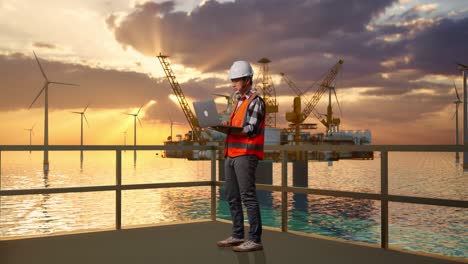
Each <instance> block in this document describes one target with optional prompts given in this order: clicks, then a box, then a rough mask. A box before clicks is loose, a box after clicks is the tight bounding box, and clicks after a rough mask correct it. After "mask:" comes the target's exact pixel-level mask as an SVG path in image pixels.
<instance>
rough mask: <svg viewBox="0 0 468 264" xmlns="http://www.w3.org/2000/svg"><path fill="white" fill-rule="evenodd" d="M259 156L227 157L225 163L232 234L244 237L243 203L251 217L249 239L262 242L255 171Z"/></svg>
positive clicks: (226, 189)
mask: <svg viewBox="0 0 468 264" xmlns="http://www.w3.org/2000/svg"><path fill="white" fill-rule="evenodd" d="M257 165H258V158H257V156H255V155H246V156H239V157H235V158H230V157H227V158H226V161H225V163H224V173H225V181H226V182H225V191H226V200H227V201H228V203H229V209H230V210H231V217H232V236H233V237H235V238H244V214H243V212H242V203H243V204H244V206H245V207H246V208H247V217H248V218H249V225H250V228H249V240H253V241H254V242H257V243H259V242H261V240H262V239H261V237H262V219H261V217H260V207H259V205H258V201H257V196H256V192H255V191H256V188H255V171H256V169H257Z"/></svg>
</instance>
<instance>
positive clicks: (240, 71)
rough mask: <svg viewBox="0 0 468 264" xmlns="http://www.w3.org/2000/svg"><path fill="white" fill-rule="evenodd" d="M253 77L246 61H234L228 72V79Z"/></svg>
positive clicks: (250, 67)
mask: <svg viewBox="0 0 468 264" xmlns="http://www.w3.org/2000/svg"><path fill="white" fill-rule="evenodd" d="M253 75H254V72H253V69H252V66H250V64H249V63H248V62H246V61H235V62H234V63H233V64H232V66H231V70H230V71H229V79H231V80H233V79H237V78H242V77H247V76H250V77H252V76H253Z"/></svg>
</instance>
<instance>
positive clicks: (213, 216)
mask: <svg viewBox="0 0 468 264" xmlns="http://www.w3.org/2000/svg"><path fill="white" fill-rule="evenodd" d="M211 220H212V221H216V149H215V148H213V149H212V150H211Z"/></svg>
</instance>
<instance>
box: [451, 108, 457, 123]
mask: <svg viewBox="0 0 468 264" xmlns="http://www.w3.org/2000/svg"><path fill="white" fill-rule="evenodd" d="M457 108H458V105H457ZM456 114H457V112H455V113H453V116H452V118H450V120H453V119H454V118H455V115H456Z"/></svg>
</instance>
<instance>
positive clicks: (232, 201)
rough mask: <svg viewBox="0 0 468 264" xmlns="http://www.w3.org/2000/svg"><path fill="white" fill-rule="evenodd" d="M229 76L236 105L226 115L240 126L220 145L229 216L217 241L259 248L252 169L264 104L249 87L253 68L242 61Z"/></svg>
mask: <svg viewBox="0 0 468 264" xmlns="http://www.w3.org/2000/svg"><path fill="white" fill-rule="evenodd" d="M229 78H230V79H231V81H232V87H233V89H234V90H235V92H236V93H237V97H238V102H237V106H236V107H233V111H232V113H231V116H230V124H229V125H232V126H237V127H242V128H243V130H242V133H241V134H240V135H232V134H229V135H227V137H226V144H225V147H224V157H225V163H224V164H225V165H224V173H225V192H226V199H227V201H228V203H229V209H230V211H231V217H232V224H233V226H232V235H231V236H230V237H228V238H227V239H225V240H222V241H218V242H217V245H218V246H219V247H231V246H234V247H233V250H234V251H237V252H245V251H255V250H262V249H263V246H262V240H261V236H262V220H261V217H260V208H259V205H258V201H257V197H256V192H255V170H256V169H257V165H258V161H259V160H261V159H263V144H264V131H265V103H264V101H263V99H262V98H260V97H259V96H258V95H257V94H256V91H255V90H254V89H252V79H253V70H252V67H251V66H250V64H249V63H248V62H246V61H236V62H234V64H233V65H232V66H231V70H230V73H229ZM242 203H243V204H244V206H245V207H246V208H247V216H248V218H249V225H250V228H249V237H248V239H247V240H244V215H243V212H242Z"/></svg>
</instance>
